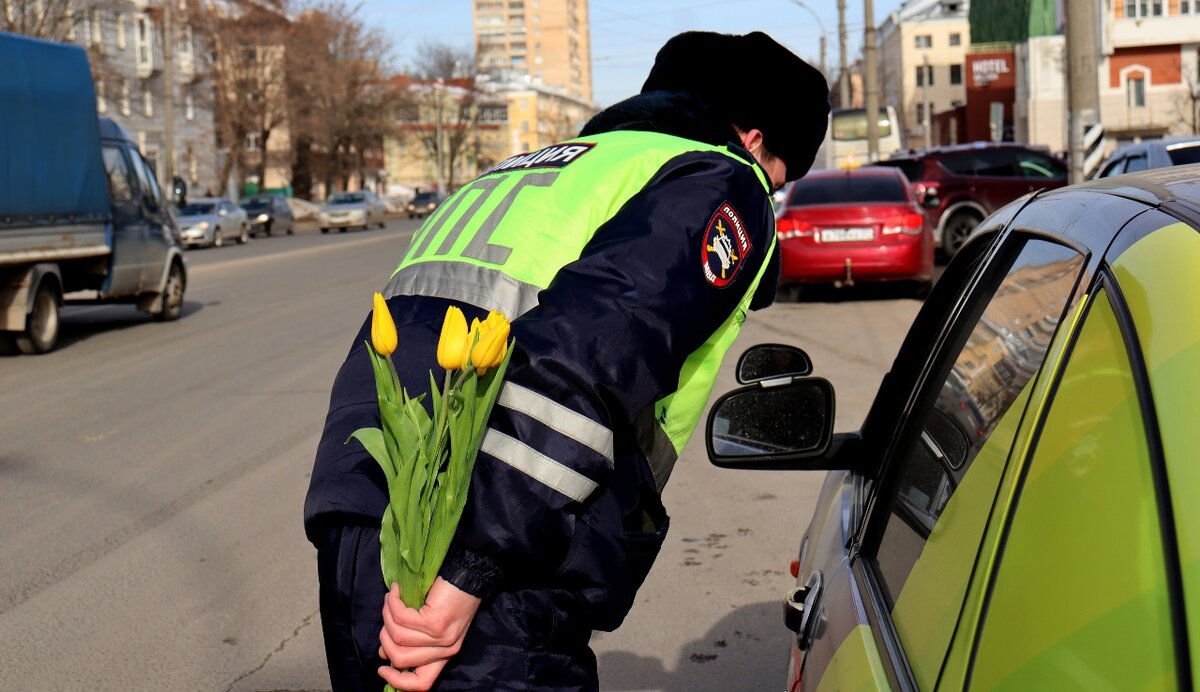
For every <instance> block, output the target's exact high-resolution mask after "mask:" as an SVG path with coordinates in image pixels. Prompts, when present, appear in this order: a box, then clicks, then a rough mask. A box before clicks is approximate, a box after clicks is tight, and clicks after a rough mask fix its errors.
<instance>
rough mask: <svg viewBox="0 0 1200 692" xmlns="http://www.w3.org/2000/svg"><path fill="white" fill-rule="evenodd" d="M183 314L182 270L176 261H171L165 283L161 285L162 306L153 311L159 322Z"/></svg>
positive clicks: (170, 319)
mask: <svg viewBox="0 0 1200 692" xmlns="http://www.w3.org/2000/svg"><path fill="white" fill-rule="evenodd" d="M182 314H183V270H182V269H180V268H179V264H178V263H176V262H172V263H171V269H170V272H169V273H168V274H167V284H166V285H165V286H163V294H162V308H161V309H159V311H158V312H156V313H154V319H156V320H158V321H159V322H171V321H174V320H177V319H179V316H180V315H182Z"/></svg>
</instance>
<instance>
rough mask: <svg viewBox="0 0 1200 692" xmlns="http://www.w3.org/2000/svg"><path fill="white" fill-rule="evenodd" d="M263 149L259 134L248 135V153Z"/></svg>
mask: <svg viewBox="0 0 1200 692" xmlns="http://www.w3.org/2000/svg"><path fill="white" fill-rule="evenodd" d="M261 147H262V139H261V137H260V136H259V134H258V133H257V132H251V133H250V134H248V135H246V151H258V150H259V149H260V148H261Z"/></svg>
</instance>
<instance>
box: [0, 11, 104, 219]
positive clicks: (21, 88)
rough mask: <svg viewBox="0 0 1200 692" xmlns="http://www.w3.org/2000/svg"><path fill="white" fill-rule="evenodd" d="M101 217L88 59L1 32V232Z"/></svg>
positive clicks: (78, 51) (100, 164)
mask: <svg viewBox="0 0 1200 692" xmlns="http://www.w3.org/2000/svg"><path fill="white" fill-rule="evenodd" d="M108 213H109V206H108V181H107V180H106V179H105V174H104V161H103V159H102V158H101V155H100V125H99V122H98V120H97V118H96V94H95V92H94V91H93V89H92V72H91V69H90V68H89V67H88V60H87V54H86V53H85V52H84V51H83V49H82V48H79V47H76V46H68V45H63V44H58V43H50V42H47V41H38V40H34V39H28V38H24V37H20V36H14V35H12V34H5V33H0V228H3V227H5V226H28V225H31V223H30V220H31V218H32V220H33V221H32V223H33V224H36V225H43V224H50V225H54V224H64V223H81V222H95V221H99V220H103V219H105V218H107V217H108Z"/></svg>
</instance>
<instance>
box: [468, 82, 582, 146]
mask: <svg viewBox="0 0 1200 692" xmlns="http://www.w3.org/2000/svg"><path fill="white" fill-rule="evenodd" d="M490 88H491V89H492V90H493V93H495V94H496V95H498V96H503V97H504V99H505V100H506V102H507V104H508V122H507V135H508V142H507V150H506V151H505V152H504V156H502V157H501V159H504V158H507V157H509V156H511V155H513V154H520V153H523V152H530V151H536V150H537V149H540V148H542V147H545V146H549V145H551V144H554V143H555V142H560V141H562V140H564V139H570V138H571V137H574V136H575V135H577V134H579V130H580V128H582V127H583V125H584V123H586V122H587V121H588V119H589V118H591V117H592V116H593V115H595V113H596V109H595V107H593V106H592V105H591V104H590V103H588V102H586V101H583V100H581V99H578V98H575V97H573V96H571V95H570V94H568V93H566V91H565V90H563V89H555V88H553V87H549V86H546V85H542V84H538V83H536V82H533V81H527V82H522V81H517V82H506V83H499V84H495V85H492V86H491V87H490Z"/></svg>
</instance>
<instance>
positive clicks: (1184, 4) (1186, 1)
mask: <svg viewBox="0 0 1200 692" xmlns="http://www.w3.org/2000/svg"><path fill="white" fill-rule="evenodd" d="M1191 13H1192V0H1179V14H1191Z"/></svg>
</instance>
